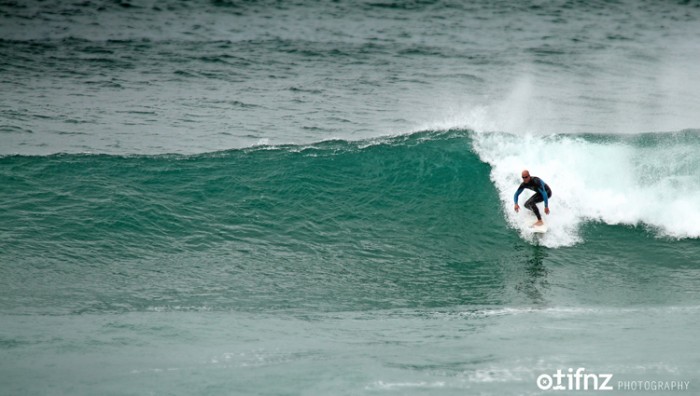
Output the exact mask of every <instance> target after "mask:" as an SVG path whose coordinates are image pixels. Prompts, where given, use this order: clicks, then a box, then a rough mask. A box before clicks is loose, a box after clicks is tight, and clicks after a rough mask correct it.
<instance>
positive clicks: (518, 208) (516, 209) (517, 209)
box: [515, 204, 520, 213]
mask: <svg viewBox="0 0 700 396" xmlns="http://www.w3.org/2000/svg"><path fill="white" fill-rule="evenodd" d="M519 210H520V206H518V204H515V212H516V213H517V212H518V211H519Z"/></svg>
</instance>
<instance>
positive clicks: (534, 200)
mask: <svg viewBox="0 0 700 396" xmlns="http://www.w3.org/2000/svg"><path fill="white" fill-rule="evenodd" d="M526 188H527V189H528V190H532V191H534V192H535V194H534V195H533V196H531V197H530V199H528V200H527V202H525V207H526V208H528V209H530V210H531V211H533V212H534V213H535V216H537V220H542V216H540V210H539V209H537V204H538V203H540V202H542V201H544V207H545V208H548V207H549V198H550V197H551V196H552V189H551V188H549V186H548V185H547V183H545V182H544V181H542V179H540V178H539V177H536V176H531V177H530V180H529V181H527V182H522V183H520V187H518V191H516V192H515V197H513V199H514V200H515V204H516V205H517V204H518V196H520V193H521V192H523V190H524V189H526Z"/></svg>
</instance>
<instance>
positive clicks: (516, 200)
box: [513, 184, 525, 205]
mask: <svg viewBox="0 0 700 396" xmlns="http://www.w3.org/2000/svg"><path fill="white" fill-rule="evenodd" d="M524 189H525V188H524V187H523V185H522V184H521V185H520V187H518V191H516V192H515V195H514V196H513V202H515V204H516V205H517V204H518V197H519V196H520V193H521V192H523V190H524Z"/></svg>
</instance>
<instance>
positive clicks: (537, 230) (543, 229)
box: [530, 224, 547, 234]
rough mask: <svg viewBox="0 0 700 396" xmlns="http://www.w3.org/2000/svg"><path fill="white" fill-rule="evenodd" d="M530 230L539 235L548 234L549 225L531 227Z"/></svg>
mask: <svg viewBox="0 0 700 396" xmlns="http://www.w3.org/2000/svg"><path fill="white" fill-rule="evenodd" d="M530 230H532V232H534V233H537V234H544V233H545V232H547V224H542V225H541V226H530Z"/></svg>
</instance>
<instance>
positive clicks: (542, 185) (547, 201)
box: [540, 179, 549, 208]
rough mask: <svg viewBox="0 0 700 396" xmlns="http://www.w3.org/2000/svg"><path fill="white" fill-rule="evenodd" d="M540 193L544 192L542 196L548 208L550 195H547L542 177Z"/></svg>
mask: <svg viewBox="0 0 700 396" xmlns="http://www.w3.org/2000/svg"><path fill="white" fill-rule="evenodd" d="M540 194H542V198H543V199H544V207H545V208H548V207H549V196H547V189H546V188H544V181H542V179H540Z"/></svg>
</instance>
